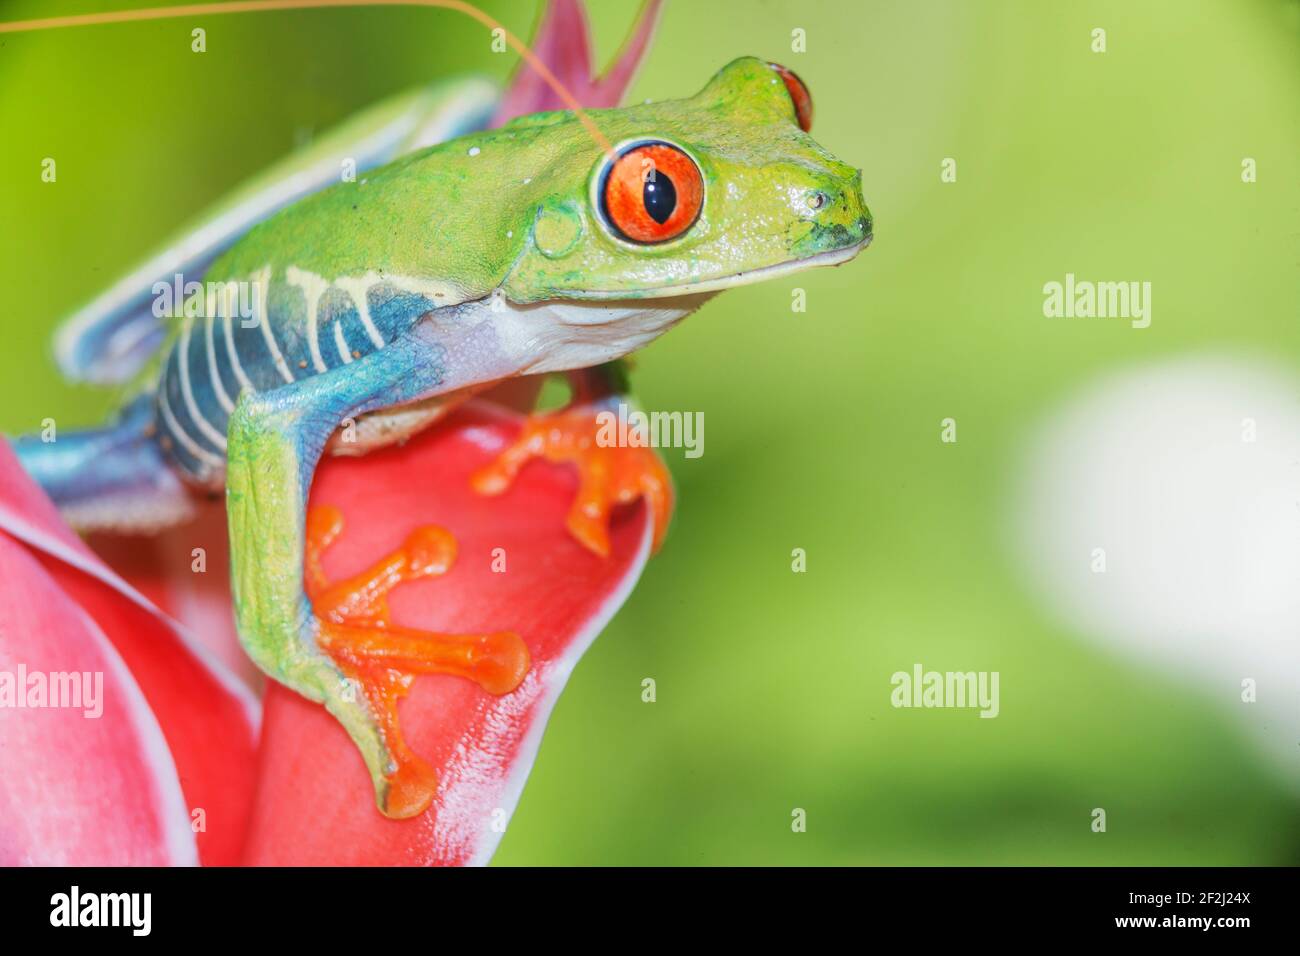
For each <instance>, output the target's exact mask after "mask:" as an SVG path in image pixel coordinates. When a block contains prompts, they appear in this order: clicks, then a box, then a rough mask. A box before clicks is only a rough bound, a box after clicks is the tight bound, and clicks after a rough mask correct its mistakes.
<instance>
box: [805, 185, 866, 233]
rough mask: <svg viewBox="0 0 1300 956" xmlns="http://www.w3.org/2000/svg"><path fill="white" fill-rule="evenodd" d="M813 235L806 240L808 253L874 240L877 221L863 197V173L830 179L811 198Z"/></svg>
mask: <svg viewBox="0 0 1300 956" xmlns="http://www.w3.org/2000/svg"><path fill="white" fill-rule="evenodd" d="M808 207H809V210H810V211H811V212H812V215H811V217H809V219H810V221H811V223H812V227H813V228H812V231H811V233H810V234H809V235H808V236H807V237H806V238H805V239H804V241H803V243H802V244H803V245H804V246H805V250H803V251H807V252H827V251H830V250H832V249H843V248H846V247H848V246H863V245H866V244H867V243H869V242H870V241H871V236H872V226H873V220H872V217H871V210H870V209H868V208H867V203H866V200H865V199H864V198H863V196H862V171H861V170H853V171H852V173H851V174H849V175H841V176H836V177H833V178H832V177H827V178H825V179H823V180H822V181H821V182H819V183H818V184H817V185H816V187H815V188H814V189H813V190H812V192H811V195H810V197H809V199H808Z"/></svg>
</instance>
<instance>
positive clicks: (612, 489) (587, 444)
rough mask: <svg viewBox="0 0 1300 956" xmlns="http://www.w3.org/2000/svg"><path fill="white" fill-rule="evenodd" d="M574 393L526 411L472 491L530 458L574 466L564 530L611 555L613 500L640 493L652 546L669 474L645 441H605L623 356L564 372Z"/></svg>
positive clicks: (621, 381)
mask: <svg viewBox="0 0 1300 956" xmlns="http://www.w3.org/2000/svg"><path fill="white" fill-rule="evenodd" d="M569 380H570V384H571V386H572V390H573V394H572V398H571V400H570V402H569V404H568V405H567V406H566V407H565V408H563V409H560V410H559V411H556V412H544V413H535V414H533V415H531V416H529V419H528V421H527V422H526V423H525V424H524V428H523V431H522V432H521V433H520V435H519V437H518V438H517V439H516V440H515V441H514V442H512V443H511V444H510V445H509V446H507V447H506V449H505V450H504V451H502V453H501V454H500V455H499V456H497V459H496V460H495V461H494V462H492V464H490V465H488V466H487V467H486V468H484V469H482V470H481V471H479V472H478V473H477V474H475V475H474V478H473V485H474V489H475V490H476V491H478V492H479V493H480V494H485V495H497V494H501V493H502V492H504V491H505V490H506V489H507V488H509V487H510V485H511V484H512V483H513V482H514V480H515V476H516V475H518V474H519V471H520V469H522V468H523V466H524V465H525V464H527V463H528V462H529V461H530V460H532V459H533V458H544V459H546V460H547V461H551V462H556V463H567V464H572V465H575V466H576V467H577V471H578V492H577V494H576V495H575V496H574V499H573V504H572V506H571V507H570V509H569V514H568V518H567V519H566V524H567V526H568V529H569V533H570V534H572V535H573V536H574V537H575V538H576V539H577V540H578V542H579V543H580V544H582V545H583V546H584V547H586V548H587V549H588V550H590V551H592V552H594V553H596V554H598V555H600V556H601V557H608V556H609V521H610V513H611V511H612V510H613V509H614V507H615V506H617V505H620V504H628V503H630V502H632V501H635V500H637V499H638V498H645V501H646V505H647V507H648V508H649V510H650V518H651V520H652V521H653V522H654V543H653V546H654V549H655V550H656V551H657V550H658V549H659V546H660V545H661V544H662V543H663V538H664V534H665V533H666V532H667V530H668V522H669V519H670V518H671V517H672V511H673V483H672V476H671V475H669V474H668V469H667V468H666V467H664V463H663V461H662V460H661V459H660V458H659V456H658V454H656V453H655V450H654V449H653V448H651V447H648V446H645V445H639V444H620V443H619V442H618V441H617V440H611V438H616V437H617V436H616V435H614V436H611V435H610V434H609V433H610V432H616V431H617V430H616V429H614V428H611V427H610V425H611V423H612V422H616V421H617V420H618V418H619V405H620V404H626V403H627V402H628V401H629V399H628V398H627V395H626V393H627V391H628V388H627V374H626V370H625V368H624V365H623V363H622V362H621V361H615V362H610V363H608V364H606V365H601V366H597V367H594V368H585V369H578V370H575V371H573V372H570V373H569Z"/></svg>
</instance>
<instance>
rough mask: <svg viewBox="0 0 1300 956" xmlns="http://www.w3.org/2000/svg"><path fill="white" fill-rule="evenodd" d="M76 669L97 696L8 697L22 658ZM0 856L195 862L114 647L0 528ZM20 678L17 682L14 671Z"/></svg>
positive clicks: (181, 805)
mask: <svg viewBox="0 0 1300 956" xmlns="http://www.w3.org/2000/svg"><path fill="white" fill-rule="evenodd" d="M24 669H25V671H26V673H27V674H29V675H36V674H40V675H42V676H43V679H44V680H46V681H48V680H49V679H50V678H49V675H51V674H54V673H71V672H77V673H80V674H84V675H88V676H89V679H90V681H91V682H92V683H90V684H88V685H87V687H88V688H93V687H94V683H93V682H94V681H95V680H96V678H95V677H94V676H93V675H100V676H99V677H98V678H97V679H98V681H99V682H100V684H99V687H100V691H99V693H98V694H97V695H96V696H97V697H98V700H99V704H100V706H101V707H102V713H101V715H100V716H99V717H98V718H95V717H87V716H85V713H86V708H85V704H87V703H88V701H87V700H85V699H83V700H81V701H80V704H81V705H82V706H80V707H78V708H71V707H48V706H44V707H37V708H29V707H19V706H16V703H17V702H18V701H19V700H21V701H28V700H29V698H28V697H27V695H26V691H27V688H26V687H14V686H13V685H14V684H16V683H17V681H18V679H19V677H20V671H21V670H24ZM6 680H8V681H10V682H11V690H10V693H13V692H18V693H19V694H20V697H19V698H16V699H6V698H5V697H4V693H5V691H4V690H3V689H0V701H3V706H0V752H3V754H4V773H3V774H0V864H4V865H8V866H12V865H18V864H26V865H31V864H37V865H103V866H109V865H111V866H124V865H153V866H158V865H175V864H189V863H195V862H197V859H198V857H197V851H196V846H195V840H194V836H193V834H192V833H191V829H190V816H189V812H188V810H187V808H186V804H185V800H184V797H183V796H182V794H181V789H180V785H179V783H178V780H177V776H176V767H175V764H173V762H172V759H171V755H170V753H169V752H168V749H167V744H166V742H165V740H164V739H163V735H162V731H161V729H160V728H159V726H158V722H157V721H156V720H155V719H154V716H153V714H152V712H151V711H150V709H149V706H148V704H147V703H146V702H145V699H144V696H143V695H142V694H141V692H140V688H139V687H138V686H137V685H136V683H135V681H134V680H133V679H132V677H131V674H130V672H129V671H128V670H127V668H126V665H125V664H124V663H123V661H122V659H121V657H120V656H119V655H118V654H117V653H116V651H114V649H113V646H112V644H110V643H109V641H108V639H107V638H106V637H105V636H104V634H103V632H102V631H101V630H100V629H99V628H98V627H97V626H96V624H95V622H94V621H93V620H91V619H90V617H89V616H88V615H87V614H85V613H84V612H83V611H82V610H81V609H80V608H79V607H77V605H76V604H75V603H74V602H73V601H72V600H70V599H69V598H68V597H67V596H66V595H65V594H64V593H63V592H62V591H61V589H60V588H59V587H58V586H57V585H56V584H55V582H54V581H53V580H52V579H51V577H50V576H49V575H48V574H47V573H46V572H45V570H44V569H43V568H42V567H41V565H40V563H39V562H38V561H37V560H36V558H35V557H33V556H32V555H31V553H30V552H28V550H27V549H26V548H24V547H23V546H22V545H20V544H18V543H17V542H15V541H13V540H12V539H11V538H9V537H7V536H4V535H0V681H6ZM24 683H25V682H24Z"/></svg>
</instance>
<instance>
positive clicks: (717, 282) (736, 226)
mask: <svg viewBox="0 0 1300 956" xmlns="http://www.w3.org/2000/svg"><path fill="white" fill-rule="evenodd" d="M811 112H812V106H811V100H810V98H809V97H808V93H807V90H806V89H805V88H804V86H803V84H802V82H801V81H800V80H799V79H798V77H796V76H794V74H793V73H790V72H789V71H788V70H785V69H783V68H781V67H778V66H775V65H773V64H770V63H767V62H764V61H762V60H758V59H755V58H753V57H745V58H743V59H739V60H736V61H734V62H732V63H731V64H729V65H728V66H726V67H724V68H723V69H722V70H721V71H720V72H719V73H718V74H717V75H716V76H715V77H714V78H713V80H712V81H711V82H710V83H709V84H708V85H707V86H706V87H705V88H704V89H703V90H701V91H700V92H699V93H698V94H697V95H695V96H693V97H691V98H690V99H686V100H675V101H667V102H662V103H647V104H644V105H640V106H633V107H627V108H624V109H614V110H598V111H592V112H591V113H590V114H589V116H590V119H591V120H592V121H593V123H594V125H595V127H596V128H597V129H598V130H599V132H600V135H601V136H602V137H603V138H604V139H605V140H606V142H605V143H603V144H602V143H599V142H598V140H597V139H596V138H595V136H594V135H593V133H592V131H591V130H590V129H589V128H588V127H586V126H584V125H583V124H582V123H581V122H579V120H578V118H576V117H574V115H573V114H571V113H567V112H565V113H543V114H536V115H533V116H528V117H524V118H522V119H520V120H517V121H516V122H515V123H512V124H510V125H508V126H506V127H504V128H503V129H502V130H500V131H497V132H498V134H499V135H505V136H507V137H509V138H511V139H512V140H513V141H514V144H515V145H517V146H521V147H523V148H522V149H519V150H516V151H514V155H515V159H514V163H515V165H514V167H513V169H512V173H511V176H512V179H513V180H514V181H513V183H511V188H512V192H513V194H514V199H515V202H513V203H510V204H509V207H510V208H512V209H515V210H518V215H519V216H520V219H519V220H518V223H517V225H518V227H519V233H520V234H519V238H518V239H517V240H516V241H517V243H518V245H517V247H516V248H515V250H514V258H513V265H512V266H511V268H510V270H509V273H508V275H507V276H506V278H505V281H504V283H503V288H504V291H505V293H506V295H507V296H508V297H509V298H510V299H511V300H513V301H515V302H537V301H541V300H546V299H559V298H570V299H629V298H655V297H661V296H676V295H683V294H690V293H697V292H709V291H713V290H718V289H724V288H728V287H730V286H734V285H740V284H743V283H746V282H753V281H759V280H761V279H765V278H769V277H771V276H773V275H777V274H780V273H783V272H787V271H793V270H796V269H801V268H806V267H810V266H816V265H836V264H838V263H841V262H845V261H847V260H848V259H851V258H852V257H853V256H855V255H856V254H857V253H858V252H860V251H861V250H862V249H863V248H865V247H866V245H867V244H868V243H869V242H870V241H871V225H872V224H871V212H870V210H868V209H867V205H866V203H865V202H864V200H863V198H862V178H861V173H860V172H859V170H857V169H855V168H854V167H852V166H849V165H847V164H845V163H842V162H840V161H839V160H837V159H836V158H835V157H833V156H832V155H831V154H830V153H828V152H827V151H826V150H824V149H823V148H822V147H821V146H819V145H817V143H816V142H814V141H813V139H812V138H811V137H810V136H809V135H808V132H807V130H808V128H809V126H810V125H811ZM607 147H612V148H607Z"/></svg>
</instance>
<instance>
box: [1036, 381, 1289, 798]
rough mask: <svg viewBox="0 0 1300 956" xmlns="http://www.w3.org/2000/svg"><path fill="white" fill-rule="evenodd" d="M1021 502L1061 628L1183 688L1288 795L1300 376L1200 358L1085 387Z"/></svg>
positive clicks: (1054, 418) (1047, 428)
mask: <svg viewBox="0 0 1300 956" xmlns="http://www.w3.org/2000/svg"><path fill="white" fill-rule="evenodd" d="M1018 491H1019V494H1018V496H1017V498H1016V499H1015V500H1016V502H1017V504H1016V508H1017V509H1018V512H1019V513H1018V515H1017V521H1018V527H1017V535H1018V539H1017V545H1018V550H1019V551H1020V554H1021V557H1022V558H1023V560H1024V563H1025V565H1026V568H1027V571H1028V573H1029V575H1030V577H1031V578H1032V579H1033V581H1034V583H1035V585H1036V586H1037V587H1038V588H1039V589H1040V590H1041V592H1042V594H1043V595H1044V596H1045V597H1046V598H1047V601H1048V604H1049V606H1050V607H1051V608H1052V609H1053V610H1054V611H1055V613H1056V614H1057V616H1058V617H1059V618H1060V619H1061V620H1062V621H1063V622H1064V623H1065V624H1067V625H1068V626H1069V627H1070V628H1072V629H1073V630H1076V631H1078V632H1080V633H1082V634H1084V635H1085V636H1087V637H1089V638H1094V639H1096V640H1097V641H1099V642H1102V643H1104V644H1107V645H1110V646H1111V647H1113V648H1116V649H1118V650H1120V651H1121V652H1123V653H1125V654H1127V655H1131V656H1133V657H1135V658H1138V659H1141V660H1142V661H1143V662H1144V663H1146V664H1147V665H1149V666H1154V667H1156V668H1158V669H1159V670H1161V671H1163V672H1165V673H1169V674H1176V675H1180V676H1184V677H1187V678H1190V679H1192V680H1194V681H1195V682H1196V683H1197V684H1198V685H1199V686H1200V687H1201V688H1202V689H1203V691H1205V692H1207V693H1208V696H1207V700H1211V701H1213V702H1214V703H1215V704H1216V705H1220V706H1222V708H1223V710H1224V711H1225V713H1231V714H1234V715H1236V716H1237V717H1239V718H1241V719H1242V720H1243V721H1244V723H1245V724H1246V725H1247V726H1249V727H1250V728H1251V729H1252V730H1253V731H1254V732H1255V733H1257V734H1258V735H1259V736H1260V738H1261V739H1262V741H1263V743H1264V745H1265V748H1266V749H1267V751H1268V752H1270V753H1271V754H1272V756H1273V757H1275V758H1277V759H1278V762H1279V763H1280V764H1281V765H1282V766H1283V767H1284V768H1285V770H1286V771H1287V772H1288V773H1289V775H1290V776H1291V777H1292V779H1293V780H1296V781H1298V782H1300V377H1298V376H1297V374H1296V371H1295V370H1294V369H1290V368H1288V367H1286V366H1283V365H1280V364H1277V363H1273V362H1271V361H1268V360H1263V359H1256V360H1248V359H1238V358H1229V357H1202V358H1195V359H1181V360H1175V361H1170V362H1165V363H1163V364H1159V365H1151V366H1146V367H1143V368H1140V369H1137V370H1133V371H1127V372H1124V373H1122V374H1119V375H1115V376H1113V377H1109V378H1107V379H1104V380H1102V381H1099V382H1096V383H1094V384H1093V385H1091V386H1089V387H1087V388H1086V389H1085V390H1084V391H1083V392H1082V393H1081V394H1079V395H1077V396H1076V397H1074V398H1073V399H1071V400H1070V401H1068V402H1067V404H1066V405H1065V406H1064V407H1063V408H1060V409H1059V410H1057V411H1055V412H1053V413H1052V414H1051V416H1050V418H1049V419H1048V420H1047V421H1046V423H1045V425H1044V426H1042V427H1041V429H1040V431H1039V433H1038V434H1037V435H1036V436H1035V438H1034V440H1033V442H1032V444H1031V451H1030V455H1029V458H1028V462H1027V467H1026V469H1025V472H1024V474H1023V476H1022V481H1021V483H1020V485H1019V488H1018ZM1099 548H1100V549H1102V550H1103V551H1104V552H1105V556H1104V565H1103V566H1104V568H1105V570H1104V572H1101V573H1098V572H1097V571H1096V570H1095V569H1096V568H1097V567H1098V563H1097V561H1096V559H1095V550H1096V549H1099ZM1246 678H1251V679H1253V680H1254V681H1255V682H1256V684H1257V685H1258V702H1257V703H1253V704H1246V703H1242V702H1241V686H1242V681H1243V680H1244V679H1246ZM1188 745H1189V746H1192V745H1193V742H1191V741H1189V742H1188Z"/></svg>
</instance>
